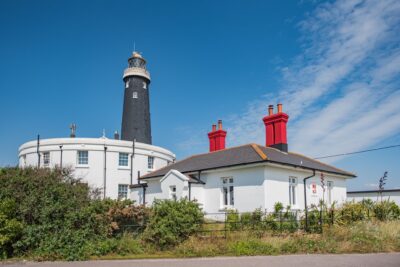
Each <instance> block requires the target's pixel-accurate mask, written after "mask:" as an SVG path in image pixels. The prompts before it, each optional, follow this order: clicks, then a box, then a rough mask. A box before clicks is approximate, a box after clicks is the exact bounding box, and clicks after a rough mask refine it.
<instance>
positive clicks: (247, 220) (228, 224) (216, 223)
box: [120, 209, 375, 238]
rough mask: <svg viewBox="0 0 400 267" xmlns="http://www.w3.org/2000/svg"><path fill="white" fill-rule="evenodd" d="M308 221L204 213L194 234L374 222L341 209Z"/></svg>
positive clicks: (287, 215)
mask: <svg viewBox="0 0 400 267" xmlns="http://www.w3.org/2000/svg"><path fill="white" fill-rule="evenodd" d="M307 215H308V216H307V221H306V220H305V217H306V216H305V213H304V211H295V212H292V211H286V212H285V211H282V212H264V211H261V210H256V211H254V212H241V213H239V212H234V211H226V212H218V213H205V214H204V221H203V222H202V223H201V224H200V225H199V227H198V228H199V230H197V232H196V234H197V235H199V236H204V237H212V236H213V237H225V238H226V237H228V236H229V234H230V233H235V232H250V233H255V234H256V235H262V234H264V233H273V234H280V233H293V232H296V231H298V230H302V231H306V232H313V233H322V232H323V229H324V227H330V226H332V225H334V224H338V223H350V222H355V221H365V220H373V219H374V218H375V216H374V215H372V214H370V212H369V211H367V212H366V213H363V214H362V215H360V213H354V212H350V213H348V212H346V213H344V212H343V210H341V211H340V210H338V211H336V210H333V209H329V210H328V209H326V210H317V209H313V210H310V211H308V214H307ZM146 225H147V222H146V221H143V222H141V223H140V224H135V225H124V226H123V227H121V229H120V230H121V232H123V231H129V232H131V233H133V234H139V233H141V232H143V231H144V229H145V228H146Z"/></svg>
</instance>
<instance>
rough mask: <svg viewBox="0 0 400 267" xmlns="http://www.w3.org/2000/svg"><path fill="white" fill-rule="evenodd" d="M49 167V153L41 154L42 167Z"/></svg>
mask: <svg viewBox="0 0 400 267" xmlns="http://www.w3.org/2000/svg"><path fill="white" fill-rule="evenodd" d="M49 165H50V152H44V153H43V166H45V167H48V166H49Z"/></svg>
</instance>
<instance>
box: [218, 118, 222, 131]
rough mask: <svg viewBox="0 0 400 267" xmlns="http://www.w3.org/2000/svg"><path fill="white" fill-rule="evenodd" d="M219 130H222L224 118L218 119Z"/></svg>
mask: <svg viewBox="0 0 400 267" xmlns="http://www.w3.org/2000/svg"><path fill="white" fill-rule="evenodd" d="M218 130H222V120H218Z"/></svg>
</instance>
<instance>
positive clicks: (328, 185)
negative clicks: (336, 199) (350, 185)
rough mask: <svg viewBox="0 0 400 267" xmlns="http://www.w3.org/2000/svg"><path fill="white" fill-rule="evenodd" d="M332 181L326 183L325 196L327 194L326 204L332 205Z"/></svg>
mask: <svg viewBox="0 0 400 267" xmlns="http://www.w3.org/2000/svg"><path fill="white" fill-rule="evenodd" d="M333 185H334V183H333V181H327V182H326V194H327V196H326V197H327V201H328V204H332V202H333V201H332V190H333Z"/></svg>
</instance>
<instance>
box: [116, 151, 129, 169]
mask: <svg viewBox="0 0 400 267" xmlns="http://www.w3.org/2000/svg"><path fill="white" fill-rule="evenodd" d="M118 165H119V166H128V153H119V162H118Z"/></svg>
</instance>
